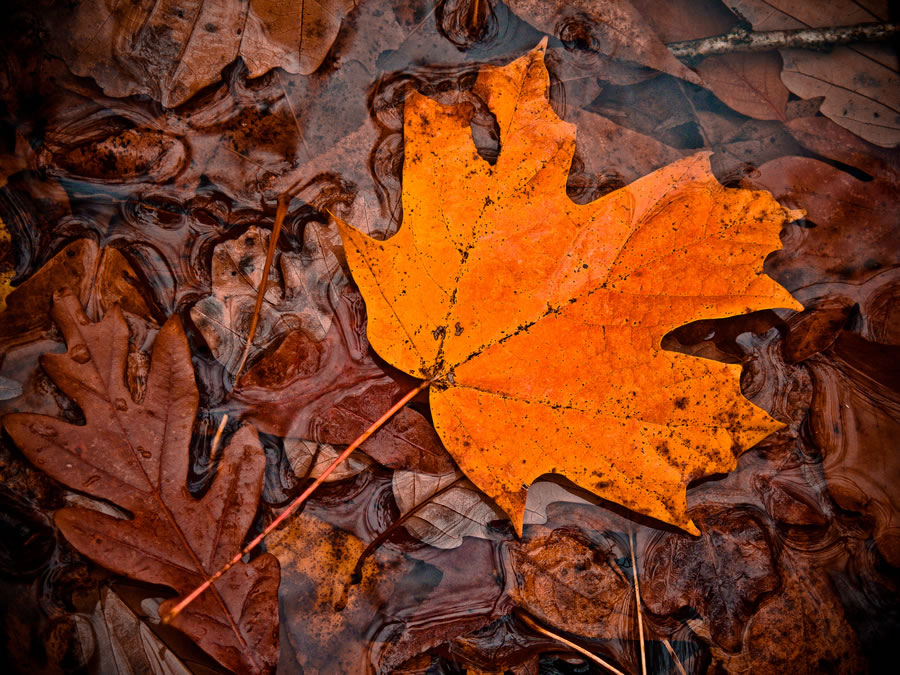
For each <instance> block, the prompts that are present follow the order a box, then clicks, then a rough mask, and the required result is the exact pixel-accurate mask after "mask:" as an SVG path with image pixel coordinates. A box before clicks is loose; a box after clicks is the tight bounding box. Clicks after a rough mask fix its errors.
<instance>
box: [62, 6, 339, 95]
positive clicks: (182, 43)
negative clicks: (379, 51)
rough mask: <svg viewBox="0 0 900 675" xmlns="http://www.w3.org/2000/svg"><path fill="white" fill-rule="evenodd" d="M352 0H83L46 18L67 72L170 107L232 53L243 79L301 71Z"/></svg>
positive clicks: (315, 58) (310, 66)
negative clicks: (224, 0) (242, 67)
mask: <svg viewBox="0 0 900 675" xmlns="http://www.w3.org/2000/svg"><path fill="white" fill-rule="evenodd" d="M355 6H356V2H355V0H304V1H302V2H296V3H291V2H284V1H283V0H251V1H249V2H244V3H238V4H231V3H228V4H225V5H221V4H219V3H216V2H207V1H205V0H194V1H193V2H174V1H173V2H164V3H162V4H159V3H153V2H137V3H134V2H127V3H114V4H113V5H112V6H110V5H109V4H108V3H107V2H104V0H87V1H86V2H81V3H78V4H77V5H75V6H74V7H73V8H69V7H64V8H63V11H61V12H60V13H59V14H58V15H57V16H56V17H54V19H55V21H51V22H50V25H51V28H52V29H53V30H54V31H55V32H57V33H58V37H59V38H60V40H59V42H55V43H54V46H55V48H56V49H57V50H58V51H59V53H60V56H62V57H63V59H64V60H65V61H66V62H67V63H68V64H69V67H70V68H72V70H73V72H75V73H76V74H77V75H81V76H83V77H93V78H94V79H95V80H97V83H98V84H99V85H100V86H101V87H102V88H103V91H104V92H105V93H106V94H107V95H109V96H129V95H131V94H147V95H149V96H152V97H153V98H154V99H156V100H157V101H159V102H160V103H162V104H163V105H164V106H166V107H175V106H178V105H180V104H182V103H184V102H185V101H187V100H188V99H189V98H191V96H193V95H194V94H195V93H196V92H197V91H199V90H200V89H202V88H203V87H205V86H207V85H209V84H212V83H213V82H215V81H216V80H217V79H218V78H219V75H220V73H221V72H222V69H223V68H224V67H225V66H227V65H228V64H229V63H231V62H232V61H234V59H236V58H238V57H240V58H242V59H243V60H244V63H246V64H247V66H248V68H249V71H250V72H249V76H250V77H259V76H260V75H263V74H264V73H266V72H267V71H269V70H271V69H272V68H282V69H284V70H286V71H287V72H289V73H302V74H309V73H312V72H313V71H315V70H316V69H317V68H318V67H319V66H320V65H321V64H322V61H323V60H324V59H325V56H326V55H327V54H328V51H329V50H330V49H331V46H332V43H333V42H334V40H335V38H336V37H337V34H338V31H339V30H340V28H341V23H342V22H343V19H344V17H345V16H346V15H347V14H348V13H349V12H350V11H351V10H352V9H353V8H354V7H355Z"/></svg>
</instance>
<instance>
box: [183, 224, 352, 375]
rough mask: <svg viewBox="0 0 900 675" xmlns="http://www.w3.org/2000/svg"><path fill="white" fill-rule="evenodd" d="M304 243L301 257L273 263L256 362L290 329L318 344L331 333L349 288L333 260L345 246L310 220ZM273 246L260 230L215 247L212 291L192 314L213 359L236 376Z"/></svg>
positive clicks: (253, 229)
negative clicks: (341, 297)
mask: <svg viewBox="0 0 900 675" xmlns="http://www.w3.org/2000/svg"><path fill="white" fill-rule="evenodd" d="M303 243H304V246H303V250H302V251H301V252H300V253H280V254H277V255H276V257H275V258H274V259H273V262H272V267H271V271H270V273H269V280H268V283H267V285H266V297H265V301H264V302H263V304H262V307H261V309H260V313H259V323H258V324H257V327H256V334H255V335H254V338H253V349H252V350H251V351H250V353H249V356H248V360H249V361H250V362H251V363H252V362H253V360H254V357H255V356H256V355H257V354H258V353H259V352H261V351H264V350H265V349H266V348H267V347H269V346H270V345H272V344H274V343H276V342H277V341H278V340H280V339H282V338H284V336H285V335H287V334H288V333H289V332H291V331H295V330H299V331H302V332H303V333H304V334H305V335H308V336H309V337H310V338H311V339H312V340H314V341H315V342H321V341H322V340H324V339H325V335H326V334H327V333H328V331H329V329H330V328H331V322H332V319H333V317H334V312H335V309H334V308H335V306H336V305H337V303H338V302H339V299H340V294H341V291H342V290H343V288H344V286H346V285H347V279H346V277H345V276H344V274H343V272H342V271H341V266H340V261H339V260H338V257H337V255H336V252H337V250H338V249H339V247H340V241H339V239H338V236H337V233H336V232H334V230H333V229H332V228H329V227H327V226H324V225H320V224H319V223H316V222H310V223H308V224H307V225H306V229H305V230H304V233H303ZM268 246H269V233H268V232H267V231H266V230H261V229H260V228H258V227H249V228H247V231H246V232H245V233H244V234H243V235H241V236H240V237H239V238H237V239H233V240H230V241H225V242H222V243H221V244H219V245H218V246H216V248H215V251H214V253H213V260H212V283H213V293H212V295H210V296H207V297H206V298H204V299H202V300H200V302H198V303H197V304H196V305H194V307H193V308H192V309H191V318H192V319H193V320H194V323H195V324H196V325H197V327H198V328H199V329H200V332H201V333H202V334H203V337H204V339H205V340H206V343H207V344H208V345H209V348H210V349H211V350H212V353H213V356H215V358H216V359H217V360H218V361H219V362H221V363H222V364H224V365H225V367H226V369H228V371H229V372H231V373H233V372H234V371H235V370H236V368H237V365H238V363H239V362H240V360H241V356H242V354H243V353H244V347H245V345H246V343H247V335H248V333H249V328H250V322H251V321H252V319H253V314H254V310H255V308H256V295H257V289H258V288H259V285H260V282H261V281H262V272H263V267H264V263H265V259H266V250H267V249H268Z"/></svg>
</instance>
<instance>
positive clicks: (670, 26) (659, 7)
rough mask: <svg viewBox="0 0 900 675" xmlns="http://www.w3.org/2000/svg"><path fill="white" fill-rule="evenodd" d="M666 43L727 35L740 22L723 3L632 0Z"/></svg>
mask: <svg viewBox="0 0 900 675" xmlns="http://www.w3.org/2000/svg"><path fill="white" fill-rule="evenodd" d="M629 1H630V2H631V5H632V6H633V7H634V8H635V9H636V10H637V11H638V12H640V14H641V16H642V17H644V19H645V20H646V21H647V23H648V24H649V25H650V27H651V28H652V29H653V32H654V33H656V35H657V37H659V39H660V40H662V41H663V42H664V43H669V42H681V41H682V40H697V39H699V38H705V37H710V36H712V35H721V34H723V33H727V32H728V31H729V30H730V29H731V28H732V27H733V26H734V24H735V23H736V19H735V17H734V15H733V14H732V13H731V12H729V11H728V9H726V8H725V7H724V6H723V5H722V3H721V2H720V1H719V0H667V2H662V3H661V2H657V0H629Z"/></svg>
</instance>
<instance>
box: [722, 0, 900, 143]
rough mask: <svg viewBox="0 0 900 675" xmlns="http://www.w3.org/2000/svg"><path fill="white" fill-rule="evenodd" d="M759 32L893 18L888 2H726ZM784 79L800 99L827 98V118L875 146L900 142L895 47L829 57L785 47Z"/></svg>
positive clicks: (860, 47)
mask: <svg viewBox="0 0 900 675" xmlns="http://www.w3.org/2000/svg"><path fill="white" fill-rule="evenodd" d="M725 4H726V5H728V7H729V8H731V9H732V10H733V11H734V12H735V13H736V14H738V15H739V16H742V17H744V18H746V19H747V20H748V21H750V23H751V24H752V25H753V28H754V30H758V31H768V30H791V29H799V28H829V27H833V26H850V25H854V24H858V23H872V22H881V23H884V22H887V21H889V20H890V12H889V6H888V2H886V0H874V1H873V2H866V3H860V2H855V1H854V0H832V1H830V2H827V3H821V2H797V1H796V0H725ZM780 52H781V55H782V57H783V58H784V70H783V71H782V74H781V79H782V81H783V82H784V84H785V85H786V86H787V88H788V89H790V90H791V91H792V92H793V93H794V94H796V95H798V96H800V97H801V98H814V97H817V96H824V97H825V100H824V102H823V103H822V106H821V107H820V110H821V112H822V114H823V115H825V116H826V117H830V118H831V119H832V120H834V121H835V122H837V123H838V124H840V125H841V126H843V127H845V128H847V129H849V130H850V131H852V132H853V133H855V134H858V135H860V136H862V137H863V138H865V139H866V140H867V141H871V142H872V143H875V144H876V145H881V146H885V147H893V146H896V145H897V144H898V143H900V96H898V91H900V76H898V72H897V57H896V53H895V51H894V49H893V48H892V47H890V46H886V45H877V44H856V45H851V46H838V47H834V48H833V49H831V50H830V51H828V52H827V53H823V52H818V51H812V50H802V49H782V50H780Z"/></svg>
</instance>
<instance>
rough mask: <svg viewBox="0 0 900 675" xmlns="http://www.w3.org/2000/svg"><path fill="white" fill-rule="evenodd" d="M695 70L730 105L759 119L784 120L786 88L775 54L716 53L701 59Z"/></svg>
mask: <svg viewBox="0 0 900 675" xmlns="http://www.w3.org/2000/svg"><path fill="white" fill-rule="evenodd" d="M697 71H698V72H699V73H700V77H702V78H703V81H704V83H705V84H706V86H707V87H709V89H710V90H711V91H712V92H713V93H714V94H715V95H716V96H718V97H719V98H720V99H721V100H722V101H723V102H724V103H726V104H727V105H728V106H729V107H730V108H733V109H734V110H737V111H738V112H740V113H743V114H745V115H747V116H748V117H755V118H756V119H760V120H782V121H784V120H785V119H787V113H786V107H787V102H788V90H787V88H786V87H785V86H784V83H782V81H781V78H780V75H781V57H780V56H779V55H778V54H777V53H775V52H760V53H758V54H754V53H750V54H718V55H716V56H710V57H707V58H705V59H703V62H702V63H701V64H700V65H699V66H698V67H697Z"/></svg>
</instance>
